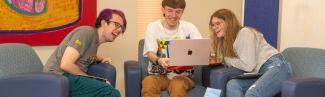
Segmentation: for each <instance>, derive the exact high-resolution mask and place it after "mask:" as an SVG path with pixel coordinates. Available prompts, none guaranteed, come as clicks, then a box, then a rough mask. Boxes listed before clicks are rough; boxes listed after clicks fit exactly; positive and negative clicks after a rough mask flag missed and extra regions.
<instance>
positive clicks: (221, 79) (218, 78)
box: [203, 65, 244, 97]
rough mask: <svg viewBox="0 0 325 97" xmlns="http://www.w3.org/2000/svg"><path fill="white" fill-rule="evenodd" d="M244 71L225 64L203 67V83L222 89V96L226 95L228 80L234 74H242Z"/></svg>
mask: <svg viewBox="0 0 325 97" xmlns="http://www.w3.org/2000/svg"><path fill="white" fill-rule="evenodd" d="M243 72H244V71H242V70H239V69H237V68H234V67H226V66H224V65H217V66H207V67H204V68H203V73H204V74H203V83H204V85H205V86H208V87H211V88H215V89H221V91H222V92H221V96H220V97H225V92H226V85H227V82H228V81H229V80H230V79H231V78H232V77H233V76H236V75H240V74H242V73H243Z"/></svg>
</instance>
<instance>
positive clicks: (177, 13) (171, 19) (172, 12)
mask: <svg viewBox="0 0 325 97" xmlns="http://www.w3.org/2000/svg"><path fill="white" fill-rule="evenodd" d="M183 11H184V9H181V8H172V7H169V6H165V7H163V8H162V12H163V14H164V15H165V16H164V17H165V21H166V23H167V25H168V26H169V27H176V26H177V25H178V22H179V20H180V19H181V17H182V15H183Z"/></svg>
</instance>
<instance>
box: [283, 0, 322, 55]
mask: <svg viewBox="0 0 325 97" xmlns="http://www.w3.org/2000/svg"><path fill="white" fill-rule="evenodd" d="M324 4H325V1H324V0H280V10H281V11H280V22H279V23H280V24H279V32H280V36H279V37H280V38H279V39H280V40H279V44H280V50H281V51H282V50H284V49H285V48H288V47H314V48H325V42H324V40H323V39H324V36H325V32H323V31H325V27H324V25H325V18H324V16H325V11H324V9H325V6H324Z"/></svg>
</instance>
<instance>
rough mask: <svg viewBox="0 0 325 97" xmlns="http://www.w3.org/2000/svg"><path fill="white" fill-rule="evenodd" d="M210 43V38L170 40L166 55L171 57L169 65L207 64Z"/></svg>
mask: <svg viewBox="0 0 325 97" xmlns="http://www.w3.org/2000/svg"><path fill="white" fill-rule="evenodd" d="M210 44H211V43H210V39H182V40H170V41H169V43H168V46H167V49H168V50H167V57H169V58H170V59H171V64H170V65H171V66H191V65H208V64H209V55H210V48H211V47H210Z"/></svg>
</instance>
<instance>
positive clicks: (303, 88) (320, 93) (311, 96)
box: [281, 78, 325, 97]
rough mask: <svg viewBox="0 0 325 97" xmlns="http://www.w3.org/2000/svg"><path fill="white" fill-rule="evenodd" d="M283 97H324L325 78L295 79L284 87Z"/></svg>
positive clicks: (288, 81) (287, 82) (284, 84)
mask: <svg viewBox="0 0 325 97" xmlns="http://www.w3.org/2000/svg"><path fill="white" fill-rule="evenodd" d="M281 94H282V97H324V95H325V79H324V78H300V79H298V78H295V79H289V80H287V81H285V82H284V83H283V85H282V91H281Z"/></svg>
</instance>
